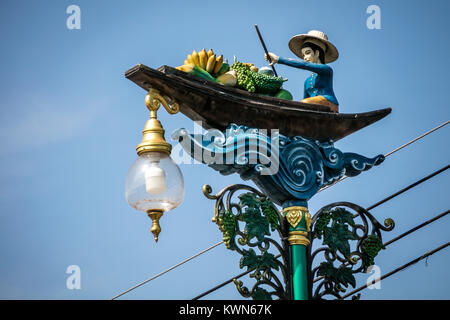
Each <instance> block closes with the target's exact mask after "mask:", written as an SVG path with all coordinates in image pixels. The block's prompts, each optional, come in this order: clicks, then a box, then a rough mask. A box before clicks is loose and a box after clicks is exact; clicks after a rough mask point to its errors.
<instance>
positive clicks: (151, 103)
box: [145, 88, 180, 114]
mask: <svg viewBox="0 0 450 320" xmlns="http://www.w3.org/2000/svg"><path fill="white" fill-rule="evenodd" d="M161 104H162V105H163V107H164V109H166V110H167V112H168V113H170V114H176V113H178V112H179V111H180V106H179V104H178V103H176V102H173V103H172V105H170V104H169V103H167V100H166V99H165V98H164V97H163V96H162V95H161V94H160V93H159V91H158V90H156V89H153V88H151V89H150V90H149V92H148V94H147V95H146V96H145V105H146V106H147V108H148V110H150V112H156V111H158V109H159V107H160V106H161Z"/></svg>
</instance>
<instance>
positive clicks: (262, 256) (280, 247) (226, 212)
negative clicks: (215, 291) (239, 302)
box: [203, 184, 290, 300]
mask: <svg viewBox="0 0 450 320" xmlns="http://www.w3.org/2000/svg"><path fill="white" fill-rule="evenodd" d="M211 192H212V190H211V187H210V186H208V185H205V186H204V187H203V193H204V194H205V196H206V197H207V198H208V199H214V200H216V204H215V212H214V217H213V219H212V220H213V222H215V223H216V224H217V225H218V226H219V229H220V231H221V232H222V233H223V240H224V243H225V245H226V247H227V248H228V249H230V250H234V251H237V252H238V253H239V254H241V255H242V257H241V259H240V262H239V267H240V268H241V269H242V268H247V271H251V273H250V277H251V278H254V279H255V280H256V282H255V284H254V285H253V287H252V288H251V289H250V290H249V289H248V288H247V287H245V286H244V284H243V282H242V281H238V280H236V279H235V280H234V283H235V285H236V288H237V289H238V291H239V293H240V294H241V295H242V296H244V297H246V298H250V297H251V298H253V299H255V300H271V299H272V298H273V297H276V298H278V299H289V297H290V269H289V268H290V267H289V251H288V250H289V248H288V243H287V241H286V240H285V239H286V236H285V235H286V234H287V230H288V227H287V226H286V225H285V222H284V219H283V217H282V216H281V214H280V212H279V211H278V209H277V208H276V206H275V205H274V204H273V203H272V202H271V201H270V200H269V199H268V198H267V197H266V196H265V195H264V194H263V193H261V192H259V191H258V190H256V189H254V188H252V187H250V186H246V185H242V184H237V185H232V186H229V187H226V188H224V189H223V190H222V191H220V192H219V193H217V194H216V195H211ZM236 198H237V199H236ZM274 231H278V233H279V236H280V239H282V244H279V243H278V242H276V241H275V240H273V239H272V238H269V237H268V236H270V235H271V232H274ZM271 248H275V249H276V250H277V251H278V253H279V255H275V254H274V253H273V252H269V249H271ZM272 251H273V250H272ZM280 274H281V275H282V277H283V278H284V279H282V280H283V281H282V280H280V277H279V276H280Z"/></svg>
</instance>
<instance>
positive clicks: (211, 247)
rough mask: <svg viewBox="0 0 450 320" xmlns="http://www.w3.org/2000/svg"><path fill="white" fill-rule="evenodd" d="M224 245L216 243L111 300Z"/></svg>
mask: <svg viewBox="0 0 450 320" xmlns="http://www.w3.org/2000/svg"><path fill="white" fill-rule="evenodd" d="M222 243H223V241H220V242H218V243H216V244H214V245H212V246H210V247H209V248H206V249H205V250H203V251H200V252H199V253H197V254H195V255H193V256H192V257H190V258H187V259H186V260H183V261H181V262H180V263H177V264H176V265H174V266H172V267H170V268H169V269H167V270H164V271H163V272H160V273H158V274H157V275H155V276H153V277H151V278H150V279H147V280H145V281H142V282H141V283H139V284H137V285H135V286H134V287H132V288H130V289H128V290H125V291H124V292H122V293H119V294H118V295H116V296H115V297H114V298H112V299H111V300H115V299H116V298H118V297H120V296H123V295H124V294H126V293H128V292H130V291H132V290H134V289H136V288H138V287H140V286H142V285H144V284H146V283H147V282H150V281H152V280H154V279H156V278H158V277H160V276H162V275H163V274H165V273H167V272H169V271H170V270H173V269H175V268H177V267H179V266H181V265H182V264H185V263H186V262H188V261H190V260H192V259H194V258H196V257H198V256H199V255H201V254H204V253H205V252H207V251H209V250H211V249H213V248H215V247H217V246H218V245H220V244H222Z"/></svg>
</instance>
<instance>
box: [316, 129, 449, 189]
mask: <svg viewBox="0 0 450 320" xmlns="http://www.w3.org/2000/svg"><path fill="white" fill-rule="evenodd" d="M449 123H450V120H447V121H445V122H443V123H441V124H440V125H438V126H437V127H435V128H433V129H431V130H429V131H427V132H425V133H423V134H421V135H420V136H418V137H417V138H415V139H413V140H411V141H409V142H407V143H405V144H403V145H401V146H400V147H398V148H396V149H394V150H392V151H391V152H388V153H386V154H385V155H384V157H385V158H387V157H389V156H390V155H392V154H394V153H396V152H397V151H400V150H402V149H403V148H405V147H407V146H409V145H410V144H412V143H414V142H416V141H418V140H420V139H422V138H423V137H425V136H427V135H429V134H430V133H433V132H434V131H436V130H439V129H440V128H442V127H444V126H446V125H447V124H449ZM347 178H348V176H343V177H342V178H340V179H339V180H337V181H336V182H334V183H332V184H330V185H328V186H325V187H323V188H321V189H320V190H319V191H318V192H317V193H319V192H321V191H323V190H326V189H328V188H330V187H332V186H334V185H335V184H336V183H338V182H341V181H342V180H345V179H347Z"/></svg>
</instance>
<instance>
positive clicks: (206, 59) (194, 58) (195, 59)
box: [184, 48, 228, 75]
mask: <svg viewBox="0 0 450 320" xmlns="http://www.w3.org/2000/svg"><path fill="white" fill-rule="evenodd" d="M191 63H192V64H194V65H195V66H197V67H199V68H201V69H203V70H205V71H207V72H208V73H209V74H211V75H218V74H220V73H221V71H222V70H221V69H222V66H223V55H220V56H218V57H217V56H216V54H215V53H214V51H213V50H212V49H209V51H208V52H206V50H205V48H203V49H202V50H201V51H199V52H197V51H195V50H194V51H192V54H188V56H187V59H186V60H184V64H185V65H186V64H191ZM226 71H228V70H226ZM226 71H225V72H226Z"/></svg>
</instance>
